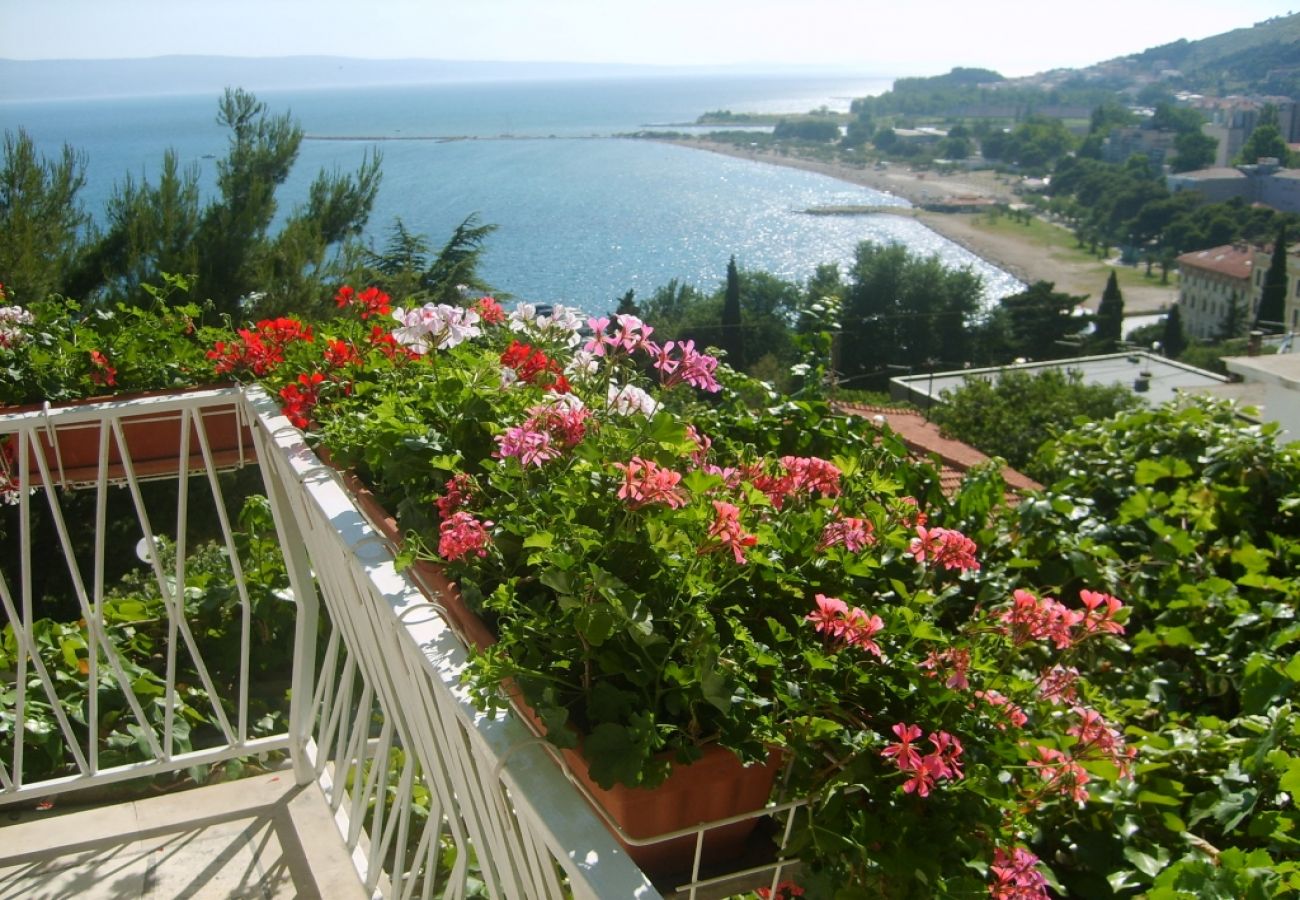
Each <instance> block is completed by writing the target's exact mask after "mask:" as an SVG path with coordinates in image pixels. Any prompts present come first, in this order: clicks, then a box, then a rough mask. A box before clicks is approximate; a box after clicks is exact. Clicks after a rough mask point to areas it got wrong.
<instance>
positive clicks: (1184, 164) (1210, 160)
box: [1172, 131, 1219, 172]
mask: <svg viewBox="0 0 1300 900" xmlns="http://www.w3.org/2000/svg"><path fill="white" fill-rule="evenodd" d="M1218 149H1219V142H1218V141H1216V140H1215V139H1214V138H1212V137H1210V136H1209V135H1208V134H1201V133H1200V132H1199V131H1185V132H1182V133H1180V134H1179V135H1178V137H1176V138H1174V150H1175V152H1176V153H1177V156H1176V157H1175V158H1174V162H1173V166H1172V168H1173V170H1174V171H1175V172H1194V171H1196V170H1197V169H1204V168H1207V167H1209V166H1212V165H1214V157H1215V154H1216V153H1217V152H1218Z"/></svg>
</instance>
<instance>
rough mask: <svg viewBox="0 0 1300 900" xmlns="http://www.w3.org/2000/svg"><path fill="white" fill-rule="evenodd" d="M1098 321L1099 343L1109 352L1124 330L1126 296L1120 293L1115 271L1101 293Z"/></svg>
mask: <svg viewBox="0 0 1300 900" xmlns="http://www.w3.org/2000/svg"><path fill="white" fill-rule="evenodd" d="M1096 321H1097V340H1098V342H1099V343H1101V344H1102V345H1103V346H1104V347H1105V348H1106V349H1108V350H1111V349H1114V347H1115V344H1116V343H1117V342H1118V341H1119V339H1120V338H1121V337H1122V336H1123V329H1124V296H1123V294H1121V293H1120V290H1119V281H1118V280H1117V279H1116V277H1115V270H1114V269H1112V270H1111V273H1110V278H1108V279H1106V289H1105V290H1104V291H1102V292H1101V303H1099V304H1098V305H1097V320H1096Z"/></svg>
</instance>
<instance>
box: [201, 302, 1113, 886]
mask: <svg viewBox="0 0 1300 900" xmlns="http://www.w3.org/2000/svg"><path fill="white" fill-rule="evenodd" d="M337 300H338V303H339V306H340V308H341V309H342V310H344V313H345V314H344V315H343V316H341V317H340V318H338V319H337V320H334V321H331V322H328V323H315V324H314V325H313V326H312V327H311V328H308V327H307V326H306V325H303V324H302V323H298V322H296V321H294V320H287V319H282V320H274V321H268V322H263V323H259V324H257V325H255V326H253V327H251V328H247V329H243V330H240V331H239V332H238V333H237V334H236V335H231V336H228V338H227V339H224V340H222V341H220V342H218V343H216V344H215V345H214V346H213V348H212V349H211V351H210V356H211V358H212V360H213V361H214V364H215V365H216V367H217V369H218V371H220V372H222V373H224V374H229V375H233V376H237V377H241V376H246V377H256V378H261V379H263V380H264V381H266V382H267V383H268V384H269V385H270V387H271V389H272V390H274V391H276V392H277V393H278V394H279V396H280V398H281V400H282V403H283V406H284V409H285V411H286V413H287V414H288V415H289V416H290V418H291V420H293V421H294V422H295V423H296V424H298V425H299V426H300V427H302V428H304V429H305V430H307V432H308V433H309V435H310V436H311V438H312V439H313V440H315V441H318V442H319V443H320V444H321V445H323V446H324V447H326V448H328V450H329V451H330V453H331V455H332V459H333V460H334V462H335V463H336V464H337V465H340V466H343V467H346V468H350V469H352V470H354V471H355V472H356V473H357V474H358V475H360V476H361V477H362V478H363V479H364V480H365V481H366V482H367V483H368V484H369V485H370V486H371V487H372V488H373V489H374V491H375V492H376V494H377V495H378V497H379V498H380V500H381V501H383V502H384V503H385V504H386V505H387V506H388V508H389V509H390V510H392V511H393V512H395V513H396V514H397V515H398V517H399V520H400V521H401V524H402V526H403V528H404V529H405V530H406V533H407V541H406V546H407V556H408V557H415V556H420V557H424V558H426V559H432V560H436V561H438V562H439V563H440V564H441V565H443V566H444V567H445V569H446V570H447V572H448V573H449V574H450V575H451V576H453V577H454V578H455V579H456V580H457V581H458V583H459V586H460V592H461V594H462V596H463V599H464V600H465V601H466V602H467V603H468V604H469V606H470V607H471V608H472V609H474V610H475V611H477V612H478V613H479V614H480V615H481V616H482V617H483V619H484V620H485V621H486V623H487V625H488V626H489V627H490V628H491V629H492V631H493V632H494V633H495V635H496V642H495V643H494V644H492V645H490V646H486V647H483V648H479V649H478V651H477V652H476V653H475V654H474V656H473V659H472V663H471V669H470V672H469V678H470V682H471V686H472V688H473V691H474V693H475V696H476V697H477V698H478V700H479V702H480V703H481V704H482V705H483V706H484V707H485V708H489V709H493V708H499V707H501V706H504V705H505V704H506V703H508V702H510V701H511V700H512V699H513V700H516V701H519V702H521V703H522V705H523V706H524V707H525V708H526V709H527V711H528V714H529V715H531V716H534V717H535V718H536V719H537V720H538V721H539V722H540V723H541V725H542V726H543V728H544V729H545V731H546V734H547V736H548V738H549V739H550V740H551V741H553V742H554V743H556V744H559V745H561V746H569V747H575V748H578V749H580V751H581V754H582V755H583V757H584V758H585V759H586V761H587V763H588V764H589V766H590V776H591V777H592V779H594V780H595V781H596V782H597V783H599V784H601V785H612V784H615V783H620V784H625V785H630V786H653V785H655V784H657V783H658V782H660V781H661V780H663V778H664V777H665V776H666V775H667V774H668V772H669V770H670V768H671V767H673V766H675V765H683V764H689V763H690V762H691V761H692V760H694V759H696V758H698V757H699V756H700V755H701V753H702V752H703V748H704V747H706V746H707V745H710V744H720V745H721V746H723V747H725V748H727V749H729V750H731V751H733V752H735V753H736V754H737V755H738V756H739V757H740V758H741V759H742V760H744V761H746V762H752V763H757V762H759V761H762V760H764V759H767V758H768V757H769V755H770V754H771V753H773V751H776V752H779V753H780V754H782V755H783V757H784V758H785V759H786V760H788V761H789V763H790V766H791V768H790V780H789V788H790V789H792V790H794V791H797V792H800V793H803V794H806V795H808V796H810V797H812V801H811V803H810V805H809V806H808V807H807V808H806V809H805V810H804V811H803V812H801V813H800V814H799V819H798V821H797V823H796V824H797V826H798V827H797V828H796V831H795V838H794V840H795V849H796V850H797V851H798V852H799V853H800V854H801V855H802V856H803V857H804V858H805V859H806V860H807V861H808V862H809V863H810V864H811V866H810V868H811V871H812V872H813V874H812V875H811V876H809V877H810V878H811V880H812V882H813V883H815V882H816V880H817V879H818V878H819V877H822V878H825V879H826V883H828V884H836V885H841V886H842V885H854V886H855V889H856V890H857V891H858V895H862V896H907V895H917V896H922V895H924V896H931V895H935V894H961V893H964V892H966V893H971V894H984V893H987V894H991V895H992V896H996V897H1033V896H1046V891H1047V886H1048V885H1049V884H1050V883H1051V873H1050V870H1049V869H1048V868H1047V867H1046V866H1045V865H1043V864H1041V863H1040V862H1039V861H1038V860H1037V859H1036V858H1035V857H1034V855H1033V854H1032V853H1031V852H1030V851H1029V849H1028V847H1027V841H1028V839H1030V838H1031V837H1033V833H1034V828H1035V822H1036V821H1037V818H1038V816H1039V814H1040V813H1041V812H1042V811H1043V810H1045V809H1048V808H1053V809H1060V808H1062V807H1065V808H1075V807H1079V806H1082V805H1085V804H1086V803H1087V802H1088V801H1089V799H1090V797H1091V794H1092V792H1093V791H1095V790H1098V789H1102V788H1104V787H1105V786H1106V785H1107V784H1108V783H1110V782H1112V781H1115V780H1116V779H1118V778H1121V777H1122V776H1124V775H1125V774H1127V772H1128V770H1129V768H1130V766H1131V765H1132V761H1133V759H1132V757H1133V754H1132V752H1131V751H1130V750H1129V749H1128V748H1127V747H1126V745H1125V741H1124V739H1123V737H1122V735H1120V734H1119V732H1118V731H1117V730H1116V729H1115V728H1114V727H1113V726H1112V725H1111V724H1109V722H1108V719H1107V718H1106V716H1107V715H1108V714H1109V712H1110V710H1109V709H1108V707H1107V704H1106V702H1105V700H1104V698H1103V697H1102V696H1101V695H1100V694H1099V693H1098V692H1097V691H1096V690H1095V689H1094V688H1092V687H1091V686H1090V685H1089V682H1088V679H1087V677H1086V673H1087V671H1088V666H1089V662H1090V660H1091V658H1092V648H1093V647H1094V646H1095V645H1097V644H1099V643H1101V642H1105V641H1109V640H1114V639H1115V638H1116V637H1117V636H1118V635H1120V634H1122V632H1123V630H1124V624H1123V623H1124V620H1125V617H1126V614H1127V611H1126V609H1125V608H1124V605H1123V603H1122V602H1121V601H1120V600H1119V599H1117V598H1115V597H1113V596H1110V595H1108V594H1105V593H1101V592H1094V591H1092V590H1088V589H1084V590H1082V591H1080V592H1078V593H1077V595H1076V596H1070V597H1061V598H1059V599H1055V598H1052V597H1049V596H1043V595H1041V594H1039V593H1031V592H1030V591H1027V590H1024V589H1021V588H1019V587H1017V586H1015V585H1012V584H1008V583H1007V581H1006V579H998V580H997V581H996V582H993V581H990V580H985V579H983V578H982V577H981V572H980V568H981V564H980V556H981V548H980V547H979V545H978V543H977V541H976V540H974V539H973V538H972V537H970V536H968V534H969V535H979V534H980V533H982V532H981V529H982V528H983V527H984V525H985V524H986V521H987V515H988V512H989V506H990V500H989V498H991V497H994V496H997V497H1000V496H1001V489H1000V486H997V487H996V488H994V487H993V486H992V482H991V481H989V480H988V479H987V478H986V479H985V481H984V482H982V483H981V484H977V485H976V486H975V487H974V488H972V489H971V490H970V491H969V492H967V493H966V494H964V495H962V496H959V497H958V498H955V499H953V500H951V501H950V500H947V499H945V498H944V497H943V496H942V494H940V493H939V491H938V488H937V485H938V479H937V477H936V475H935V473H934V471H933V470H932V469H930V468H929V467H928V466H925V465H919V464H917V463H915V462H914V461H912V460H910V459H909V458H908V457H907V456H906V455H905V453H904V452H903V449H902V447H901V445H900V444H899V443H898V442H896V441H895V440H894V439H893V438H892V437H891V436H890V435H888V434H886V433H880V432H878V431H877V430H876V429H874V428H871V427H869V426H866V425H865V424H864V423H861V422H857V423H851V422H849V421H847V420H845V419H844V418H841V417H839V416H836V415H834V414H833V413H832V411H831V409H830V408H829V407H828V406H827V405H826V404H825V403H823V402H821V401H818V400H815V399H809V400H803V401H800V402H788V401H787V402H778V398H775V397H774V398H773V404H772V405H771V407H770V408H767V409H763V410H753V409H750V408H748V407H746V406H745V405H744V404H743V403H741V402H740V401H739V400H738V399H737V398H738V396H740V392H739V391H738V390H737V389H738V388H743V389H744V393H745V394H747V395H749V396H753V395H754V394H755V389H756V386H755V385H754V384H752V383H745V382H744V379H743V378H742V377H741V376H739V375H737V374H736V373H734V372H732V371H731V370H730V369H728V368H727V367H726V366H725V365H723V364H720V363H719V361H718V360H717V359H716V358H715V357H713V356H711V355H709V354H707V353H705V352H703V351H702V350H701V349H700V348H697V347H695V346H694V345H693V344H691V343H690V342H686V343H684V344H679V343H676V342H672V341H664V342H659V341H656V340H655V335H654V333H653V329H652V328H650V327H649V326H647V325H646V324H645V323H643V322H641V321H639V320H638V319H636V318H635V317H633V316H618V317H616V319H615V320H614V321H609V320H607V319H604V318H590V319H585V320H584V319H583V318H582V317H580V316H579V315H578V314H577V313H576V311H574V310H570V309H566V308H564V307H556V308H555V309H553V310H551V311H549V312H548V313H547V314H545V315H539V314H537V312H536V311H535V310H534V309H532V308H530V307H528V306H526V305H524V306H520V307H519V308H517V309H516V310H514V311H513V312H510V313H507V312H506V311H505V310H504V309H503V308H502V307H501V306H500V305H498V304H497V303H496V301H495V300H493V299H492V298H488V297H484V298H481V299H479V300H477V301H476V302H474V303H473V304H472V305H471V306H468V307H453V306H447V305H432V304H431V305H426V306H423V307H420V308H414V309H403V308H393V306H392V303H391V301H390V300H389V299H388V298H387V297H385V296H384V295H382V294H381V293H379V292H378V291H375V290H374V289H369V290H366V291H356V290H353V289H351V288H345V289H343V290H341V291H340V292H339V295H338V297H337ZM818 872H821V873H823V874H822V875H820V876H819V875H817V874H816V873H818Z"/></svg>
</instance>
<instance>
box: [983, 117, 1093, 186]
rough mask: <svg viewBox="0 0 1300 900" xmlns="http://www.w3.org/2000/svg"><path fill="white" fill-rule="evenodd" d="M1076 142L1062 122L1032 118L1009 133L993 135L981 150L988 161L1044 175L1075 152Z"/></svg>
mask: <svg viewBox="0 0 1300 900" xmlns="http://www.w3.org/2000/svg"><path fill="white" fill-rule="evenodd" d="M1076 143H1077V141H1076V139H1075V137H1074V135H1073V134H1071V133H1070V130H1069V129H1068V128H1066V127H1065V124H1064V123H1063V122H1061V120H1060V119H1036V118H1033V117H1031V118H1029V119H1027V120H1026V121H1024V122H1022V123H1021V124H1019V125H1017V126H1016V127H1015V129H1013V130H1012V131H1011V132H1009V133H1005V132H993V133H991V134H989V135H988V136H986V137H985V138H984V139H983V140H982V141H981V142H980V146H981V149H982V150H983V152H984V156H985V157H987V158H988V159H998V160H1002V161H1003V162H1008V163H1014V164H1016V165H1018V166H1021V167H1022V168H1024V169H1027V170H1029V171H1034V172H1038V171H1045V170H1047V169H1048V168H1049V167H1050V166H1052V165H1054V164H1055V163H1056V161H1057V160H1059V159H1061V158H1062V157H1064V156H1065V155H1066V154H1067V153H1069V152H1070V151H1071V150H1073V149H1074V147H1075V145H1076Z"/></svg>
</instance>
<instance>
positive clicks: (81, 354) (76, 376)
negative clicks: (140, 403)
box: [0, 275, 213, 405]
mask: <svg viewBox="0 0 1300 900" xmlns="http://www.w3.org/2000/svg"><path fill="white" fill-rule="evenodd" d="M164 279H165V282H164V286H163V287H161V288H159V287H153V286H148V285H146V286H145V289H146V290H147V291H148V292H149V293H150V295H151V298H152V300H151V302H150V303H149V304H148V305H146V306H127V305H125V304H121V305H117V306H114V307H112V308H106V307H103V306H97V305H94V304H83V303H80V302H78V301H76V300H72V299H68V298H64V297H58V296H54V297H48V298H44V299H39V300H34V301H32V302H29V303H23V302H21V301H22V298H14V297H9V296H7V295H6V293H5V290H4V286H3V285H0V375H3V377H0V405H22V404H28V403H41V402H45V401H48V402H50V403H60V402H65V401H69V400H80V399H84V398H87V397H101V396H107V395H112V394H121V393H125V392H130V391H144V390H162V389H170V388H184V387H192V386H194V385H196V384H202V383H204V382H206V381H211V380H212V377H213V372H212V367H211V365H210V363H209V362H208V360H207V358H206V350H207V346H206V342H205V341H204V339H203V338H202V337H201V335H200V329H199V327H198V325H197V322H198V320H199V319H200V316H201V314H202V309H201V308H200V307H199V306H198V305H197V304H186V305H180V306H175V305H169V304H168V302H167V301H168V298H169V296H170V295H171V294H172V293H174V292H175V291H178V290H185V289H187V288H188V284H189V282H188V280H187V279H186V278H184V277H182V276H176V275H167V276H164Z"/></svg>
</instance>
